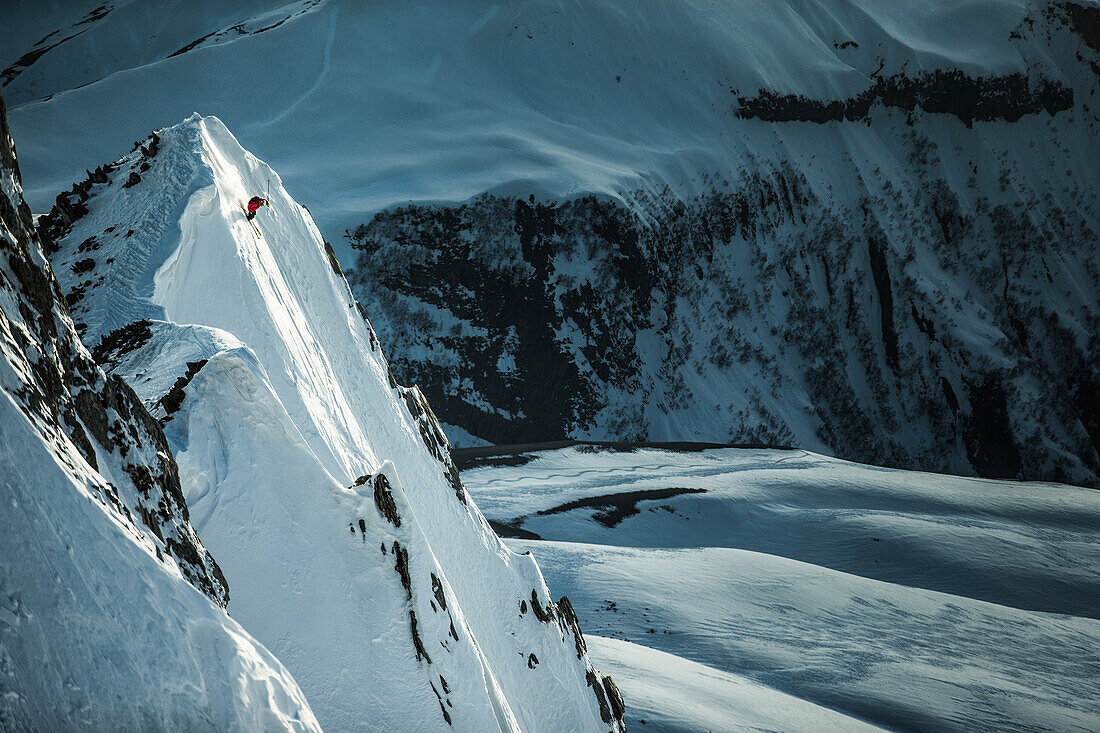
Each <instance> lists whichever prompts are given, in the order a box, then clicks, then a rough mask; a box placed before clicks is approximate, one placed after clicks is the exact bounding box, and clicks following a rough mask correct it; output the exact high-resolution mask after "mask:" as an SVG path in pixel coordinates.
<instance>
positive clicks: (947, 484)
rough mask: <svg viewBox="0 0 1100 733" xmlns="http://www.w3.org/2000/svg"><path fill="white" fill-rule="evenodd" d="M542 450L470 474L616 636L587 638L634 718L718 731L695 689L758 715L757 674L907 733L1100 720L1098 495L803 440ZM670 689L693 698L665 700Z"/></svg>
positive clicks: (602, 633) (553, 576) (1051, 726)
mask: <svg viewBox="0 0 1100 733" xmlns="http://www.w3.org/2000/svg"><path fill="white" fill-rule="evenodd" d="M526 458H527V459H528V460H527V461H526V462H524V461H523V460H522V459H521V457H519V456H517V457H501V458H497V459H493V460H494V461H495V462H496V463H497V464H498V465H495V466H494V465H483V466H482V467H480V468H470V469H467V470H465V471H464V472H463V478H464V481H465V482H466V484H467V486H468V487H469V488H470V491H471V493H473V495H474V496H475V498H477V500H478V502H479V505H480V506H483V507H484V508H485V511H486V513H487V516H489V517H491V518H492V519H494V520H495V521H499V522H502V523H509V522H511V523H515V524H516V525H518V526H519V527H520V528H522V529H526V530H528V531H534V532H537V533H538V534H539V535H540V536H541V537H542V538H543V540H541V541H540V540H531V539H527V540H519V539H517V540H509V541H508V543H509V544H510V545H511V546H512V547H514V548H516V549H521V548H523V549H530V550H531V551H532V552H533V554H534V555H535V556H536V557H537V558H538V559H539V561H540V563H541V564H542V566H543V567H544V569H546V570H547V573H548V577H549V578H550V581H551V582H552V584H553V585H554V587H560V588H563V589H564V590H566V591H567V592H568V594H569V596H570V598H571V599H572V600H573V602H574V605H575V607H576V609H577V614H578V616H579V617H580V618H581V620H582V622H583V623H584V624H585V628H588V629H590V630H591V631H592V633H594V634H596V635H597V638H599V637H608V638H607V639H599V640H598V641H592V640H591V639H590V644H589V647H590V650H591V653H592V654H593V656H594V658H595V659H597V660H599V662H600V664H601V665H602V666H603V667H605V668H607V669H610V670H613V671H614V672H615V673H616V679H617V680H619V682H620V684H621V685H622V686H623V689H624V691H625V693H626V694H627V695H628V697H629V698H630V699H631V700H632V706H631V711H630V713H629V714H628V717H627V722H628V724H630V725H631V727H632V729H642V726H641V725H640V721H639V720H638V718H645V719H646V720H647V725H646V727H645V729H646V730H648V729H649V723H650V722H651V721H650V717H651V716H654V715H656V716H657V717H656V718H654V722H655V724H656V725H657V726H658V727H657V729H680V730H706V729H707V728H708V727H709V726H714V725H715V723H713V722H711V721H713V720H714V718H713V717H709V716H714V715H716V714H717V713H715V712H711V710H710V709H709V707H706V708H704V709H703V710H702V711H697V713H696V714H694V715H693V714H692V708H691V706H690V700H692V699H693V696H696V695H701V696H702V699H704V700H705V699H711V697H713V696H715V695H718V694H725V695H728V696H729V698H728V700H729V701H730V703H729V704H730V706H731V708H732V709H733V710H738V709H746V710H758V709H759V707H758V706H759V705H760V700H761V697H762V696H763V695H765V694H766V693H765V691H763V690H760V689H759V688H753V687H752V686H751V685H753V684H755V685H764V686H765V687H766V688H771V689H770V691H769V693H770V694H773V695H774V694H785V695H792V696H794V697H796V698H799V699H800V700H802V701H804V702H805V703H812V704H815V705H820V706H824V707H825V708H830V709H832V710H834V711H838V713H843V714H846V715H850V716H853V717H855V718H860V719H863V720H866V721H870V722H871V723H874V724H877V725H881V726H884V727H886V728H890V729H894V730H998V731H1001V730H1057V731H1069V730H1077V731H1087V730H1094V729H1095V728H1096V726H1097V724H1098V723H1100V708H1098V707H1097V705H1096V699H1097V690H1096V680H1097V679H1098V676H1097V673H1098V672H1100V656H1098V655H1097V652H1096V650H1097V648H1098V646H1097V636H1098V635H1100V620H1098V618H1100V606H1098V604H1097V600H1096V599H1097V598H1098V597H1100V595H1098V593H1097V584H1098V582H1100V578H1098V577H1097V572H1096V568H1097V567H1098V566H1100V563H1098V560H1100V558H1097V556H1096V546H1097V543H1096V527H1097V514H1098V512H1100V498H1098V497H1097V496H1096V493H1095V491H1092V490H1087V489H1079V488H1076V487H1072V486H1062V485H1054V484H1028V483H1007V482H996V481H983V480H976V479H965V478H955V477H949V476H937V475H933V474H917V473H908V472H902V471H891V470H885V469H878V468H872V467H868V466H860V465H857V464H851V463H846V462H843V461H838V460H836V459H831V458H825V457H822V456H816V455H813V454H808V453H805V452H803V451H766V450H734V449H726V450H706V451H701V452H678V453H677V452H669V451H657V450H648V449H645V450H637V451H633V452H625V451H624V452H614V451H607V450H602V451H594V450H591V449H578V448H568V449H563V450H557V451H548V452H541V453H539V452H536V453H531V454H529V455H527V456H526ZM508 464H511V465H508ZM670 488H674V489H676V490H677V491H678V492H679V493H676V494H675V495H661V494H660V493H659V492H660V491H662V490H668V489H670ZM687 490H696V491H699V490H702V493H688V491H687ZM633 510H636V513H631V511H633ZM517 516H521V517H526V519H525V520H523V521H522V522H521V523H518V522H516V520H515V517H517ZM609 525H610V526H609ZM663 655H674V657H677V658H679V659H676V658H669V659H666V658H665V657H664V656H663ZM662 660H664V661H662ZM673 669H676V670H679V671H678V673H675V674H674V673H672V672H671V670H673ZM750 683H751V684H750ZM658 686H659V687H660V688H661V689H667V690H673V691H675V692H670V693H669V696H674V697H676V698H678V699H676V700H675V702H673V703H672V704H670V705H667V706H662V705H659V704H658V702H659V698H658V696H657V695H655V693H654V689H655V688H657V687H658ZM633 701H637V703H634V702H633ZM666 720H671V721H673V722H662V721H666ZM675 721H679V722H675ZM680 724H682V725H683V727H680V728H677V727H676V726H677V725H680ZM738 724H739V725H746V727H749V724H750V721H745V720H742V721H740V722H739V723H738ZM834 724H835V723H834ZM662 725H663V726H666V727H665V728H661V726H662ZM826 725H829V723H828V722H827V721H822V722H815V721H814V720H813V719H812V718H802V717H800V716H799V715H796V714H793V713H792V714H791V715H790V716H789V717H786V718H784V719H780V720H779V721H778V722H775V723H772V724H771V726H770V727H771V729H777V730H818V729H822V728H823V727H824V726H826ZM852 725H854V723H853V724H852ZM720 728H721V725H717V727H716V729H720Z"/></svg>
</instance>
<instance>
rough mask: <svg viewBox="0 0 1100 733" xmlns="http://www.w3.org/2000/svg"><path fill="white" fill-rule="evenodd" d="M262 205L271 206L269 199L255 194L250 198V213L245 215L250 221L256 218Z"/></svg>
mask: <svg viewBox="0 0 1100 733" xmlns="http://www.w3.org/2000/svg"><path fill="white" fill-rule="evenodd" d="M261 206H271V204H270V203H269V202H268V200H267V199H262V198H260V197H259V196H253V197H252V198H250V199H249V200H248V213H247V214H245V216H246V217H247V218H248V220H249V221H252V220H253V219H255V218H256V212H257V211H258V210H259V208H260V207H261Z"/></svg>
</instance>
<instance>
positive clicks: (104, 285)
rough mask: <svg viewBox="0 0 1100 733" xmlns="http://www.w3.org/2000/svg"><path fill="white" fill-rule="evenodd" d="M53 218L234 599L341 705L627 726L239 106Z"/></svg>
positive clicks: (114, 169)
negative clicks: (500, 533)
mask: <svg viewBox="0 0 1100 733" xmlns="http://www.w3.org/2000/svg"><path fill="white" fill-rule="evenodd" d="M254 194H259V195H263V196H265V197H266V198H267V199H268V200H269V202H270V206H269V207H265V208H262V209H261V210H260V212H259V214H258V215H257V217H256V219H255V220H254V222H253V223H252V224H250V223H249V222H248V221H246V219H245V216H244V211H243V206H244V203H245V202H246V201H247V200H248V198H249V197H250V196H252V195H254ZM40 229H41V230H42V231H43V232H50V236H51V238H53V239H54V240H55V247H56V251H54V253H53V256H52V259H53V262H54V265H55V267H56V269H57V270H58V271H59V272H61V273H63V283H62V288H63V290H64V292H65V294H66V296H67V297H68V299H69V300H70V301H71V303H72V308H73V312H74V317H75V318H76V319H77V320H78V322H79V325H80V328H81V329H82V333H83V337H84V339H85V342H86V343H88V344H89V345H92V346H94V347H95V348H94V351H95V353H96V355H97V356H98V357H99V358H100V359H101V360H102V361H103V363H104V364H106V365H107V366H108V367H109V368H110V369H111V371H112V372H113V373H115V374H117V375H120V376H122V377H124V378H125V379H126V380H127V381H128V382H129V383H131V384H133V385H134V388H135V390H137V392H138V393H139V394H140V395H141V397H142V399H143V400H144V401H145V402H146V404H147V405H148V406H149V408H150V410H151V411H152V412H153V414H154V415H156V416H158V417H159V418H160V419H162V420H163V421H164V423H165V433H166V435H167V438H168V442H169V444H170V446H171V447H172V449H173V451H174V453H175V456H176V460H177V462H178V463H179V466H180V477H181V482H182V484H183V488H184V492H185V494H186V496H187V500H188V504H189V506H190V508H191V511H192V516H193V517H194V521H195V523H196V525H197V526H198V528H199V530H200V531H201V532H202V533H203V536H204V537H206V538H207V542H209V543H210V545H211V546H212V547H213V548H214V551H215V552H216V553H218V554H219V556H220V557H222V558H224V559H223V561H222V566H223V568H224V570H225V573H226V577H227V578H228V579H229V582H230V584H231V585H232V586H233V588H234V595H233V601H232V603H231V605H230V611H231V612H232V613H233V614H234V617H235V618H237V619H238V620H239V621H240V622H241V623H242V624H243V625H244V626H245V627H246V628H248V629H249V630H250V631H251V632H252V633H254V634H255V635H256V636H257V637H258V638H260V639H261V640H262V641H264V643H266V644H267V645H269V647H270V648H271V649H272V651H274V652H275V653H276V654H277V655H278V656H279V658H280V659H281V660H282V661H283V662H284V663H285V664H286V665H287V666H288V668H289V669H290V670H291V671H292V672H293V673H294V675H295V678H296V679H298V681H299V682H300V684H301V685H302V688H303V690H304V691H305V693H306V695H307V696H308V698H309V700H310V702H311V705H312V706H313V708H314V710H315V711H316V712H317V715H318V718H319V719H320V721H321V723H322V724H323V725H326V726H328V727H331V728H334V729H340V730H355V729H371V730H373V729H388V730H412V729H417V730H449V729H452V728H454V729H458V730H470V731H483V730H495V729H500V730H505V731H510V730H607V729H616V728H617V727H618V725H619V723H618V720H619V719H620V718H621V715H622V712H623V707H622V699H621V696H620V695H619V694H618V692H617V690H616V688H615V686H614V683H613V682H612V681H611V680H610V679H606V678H603V677H602V676H600V675H599V673H598V672H596V670H594V669H593V668H592V666H591V664H590V663H589V662H588V660H587V656H586V655H585V653H584V644H583V640H582V638H581V636H580V633H581V632H580V629H579V628H578V627H577V625H576V623H575V621H574V619H573V618H572V616H571V615H570V613H569V611H568V609H569V604H568V602H564V601H563V602H560V603H559V604H555V603H553V602H552V601H551V598H550V595H549V590H548V589H547V588H546V586H545V583H544V582H543V580H542V576H541V573H540V571H539V569H538V566H537V565H536V564H535V562H534V560H533V559H532V558H531V557H530V556H523V555H516V554H514V553H512V552H510V551H509V550H507V548H505V547H504V546H503V545H502V544H501V543H500V541H499V540H498V539H497V537H496V536H495V535H494V534H493V532H492V530H491V529H490V528H489V526H488V524H487V523H486V522H485V520H484V519H483V518H482V516H481V514H480V512H479V511H478V510H477V508H476V507H475V506H474V505H473V503H472V501H470V499H469V496H468V494H466V491H465V489H464V487H463V486H462V484H461V481H460V480H459V478H458V473H457V471H456V470H455V468H454V465H453V463H452V462H451V459H450V456H449V453H448V446H447V442H446V438H445V437H444V434H443V432H442V429H441V427H440V425H439V423H438V421H437V420H436V418H435V416H434V415H433V414H432V412H431V409H430V408H429V407H428V405H427V403H426V401H425V400H424V398H423V396H422V395H421V393H420V392H419V390H417V389H416V388H405V387H401V386H400V385H398V384H397V382H396V381H395V380H394V379H393V377H392V375H391V374H390V372H389V367H388V364H387V362H386V359H385V357H384V356H383V354H382V351H381V348H380V346H379V343H378V340H377V338H376V337H375V334H374V332H373V330H372V329H371V327H370V324H369V323H368V322H367V321H366V319H365V316H364V314H363V313H362V311H361V309H360V308H359V307H358V306H357V304H356V302H355V299H354V298H353V297H352V295H351V291H350V289H349V287H348V285H347V283H346V281H345V280H344V278H343V275H342V273H341V272H340V269H339V265H338V263H337V262H336V259H335V256H334V255H333V254H332V251H331V248H329V247H328V246H327V244H326V243H325V241H324V240H323V239H322V237H321V235H320V233H319V232H318V231H317V228H316V226H315V225H314V223H313V221H312V218H311V217H310V215H309V212H308V211H306V210H305V208H304V207H302V206H301V205H299V204H298V203H296V202H295V201H294V200H293V199H291V197H290V196H289V195H288V194H287V193H286V191H285V189H284V188H283V186H282V184H281V180H280V179H279V176H278V175H276V174H275V173H274V172H273V171H272V170H271V169H270V168H269V167H268V166H267V165H265V164H264V163H262V162H261V161H259V160H257V159H256V158H255V157H254V156H252V155H251V154H249V153H248V152H247V151H245V150H244V149H243V148H241V146H240V145H239V144H238V143H237V141H236V140H235V139H234V138H233V136H232V135H231V134H230V132H229V131H228V130H227V129H226V127H225V126H224V125H223V124H222V123H221V122H220V121H219V120H218V119H216V118H213V117H199V116H197V115H195V116H192V117H191V118H189V119H188V120H186V121H185V122H183V123H181V124H179V125H176V126H174V127H171V128H167V129H163V130H160V131H158V132H157V133H155V134H154V135H153V136H151V137H150V138H148V139H146V140H144V141H142V142H140V143H139V144H138V145H136V146H135V147H134V150H133V151H132V152H131V153H130V154H128V155H127V156H124V157H123V158H121V159H119V160H117V161H116V162H114V163H112V164H111V165H109V166H102V167H100V168H99V169H97V171H95V172H92V173H91V174H90V176H89V178H88V179H87V181H86V182H85V183H81V184H78V185H77V186H76V187H75V188H74V189H73V191H71V192H70V193H68V194H66V195H64V196H63V197H62V198H61V199H59V201H58V206H57V207H56V208H55V209H54V211H53V212H51V214H50V215H49V216H47V217H45V218H44V219H42V220H41V221H40Z"/></svg>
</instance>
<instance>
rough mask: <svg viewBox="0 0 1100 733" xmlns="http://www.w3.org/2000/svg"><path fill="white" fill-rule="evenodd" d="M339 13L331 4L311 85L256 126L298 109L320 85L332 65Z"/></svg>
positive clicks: (277, 120) (273, 121) (265, 124)
mask: <svg viewBox="0 0 1100 733" xmlns="http://www.w3.org/2000/svg"><path fill="white" fill-rule="evenodd" d="M339 15H340V6H339V5H336V4H333V5H332V14H331V15H330V16H329V20H328V35H326V36H325V50H324V54H323V60H322V63H321V72H320V73H319V74H318V75H317V80H316V81H314V82H313V86H311V87H310V88H309V89H307V90H306V91H305V93H304V94H302V96H300V97H298V99H297V100H295V102H294V104H292V105H290V106H289V107H287V108H286V109H285V110H283V111H282V112H280V113H279V114H278V115H276V116H275V117H274V118H272V119H270V120H268V121H267V122H264V123H262V124H259V123H258V124H257V126H259V127H266V126H268V125H274V124H275V123H276V122H279V121H280V120H282V119H283V118H284V117H286V116H287V115H289V114H290V113H291V112H293V111H294V110H296V109H298V108H299V107H300V106H301V105H302V103H303V102H304V101H305V100H306V99H308V98H309V97H310V96H311V95H312V94H313V93H314V92H316V91H317V88H318V87H320V86H321V82H323V81H324V80H325V77H326V76H328V72H329V69H330V68H331V67H332V46H333V44H334V43H335V42H336V19H337V17H339Z"/></svg>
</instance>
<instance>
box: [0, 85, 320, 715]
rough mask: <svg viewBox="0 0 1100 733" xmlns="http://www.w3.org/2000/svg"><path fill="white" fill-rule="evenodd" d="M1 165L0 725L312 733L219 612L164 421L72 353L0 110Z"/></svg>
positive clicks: (278, 673)
mask: <svg viewBox="0 0 1100 733" xmlns="http://www.w3.org/2000/svg"><path fill="white" fill-rule="evenodd" d="M0 164H2V165H0V180H2V182H3V192H2V195H0V227H2V229H0V250H2V251H3V254H4V257H3V264H2V265H0V351H2V353H3V357H4V358H3V359H2V360H0V446H2V447H0V484H3V486H4V493H5V500H4V502H3V505H2V508H0V527H2V531H0V587H2V588H3V589H4V592H3V597H2V598H0V728H3V729H4V730H11V731H21V730H28V731H29V730H77V729H101V730H102V729H114V728H124V729H139V728H140V729H143V730H179V729H187V730H257V731H258V730H318V729H319V728H318V726H317V721H316V719H315V718H314V716H313V713H312V712H311V711H310V708H309V705H308V703H306V701H305V698H304V696H303V695H302V693H301V691H300V690H299V689H298V686H297V684H296V683H295V682H294V680H293V678H292V677H291V676H290V674H289V673H288V672H287V671H286V669H285V668H284V667H283V666H282V665H281V664H280V663H279V662H278V660H276V659H275V658H274V657H273V656H272V655H271V654H270V653H269V652H268V651H267V650H266V649H264V648H263V647H262V646H260V645H259V644H258V643H256V642H255V640H254V639H253V638H252V637H250V636H249V635H248V634H247V633H246V632H245V631H244V630H243V629H242V628H241V627H240V626H239V625H238V624H237V623H236V622H234V621H233V620H232V619H230V618H229V617H228V616H227V615H226V614H225V612H224V610H223V609H222V608H221V607H220V606H224V605H225V603H226V602H227V601H228V588H227V587H226V583H225V579H224V577H223V575H222V573H221V570H220V569H219V568H218V566H217V564H216V563H215V562H214V560H213V558H212V557H211V556H210V553H209V552H207V550H206V548H205V547H204V546H203V544H202V543H201V542H200V541H199V539H198V536H197V535H196V534H195V530H194V529H193V527H192V525H191V523H190V521H189V517H188V511H187V506H186V504H185V503H184V501H183V497H182V494H181V493H180V485H179V479H178V477H177V473H176V464H175V463H174V461H173V460H172V455H171V453H170V452H169V450H168V446H167V443H166V442H165V439H164V436H163V434H162V433H161V430H160V427H159V425H158V424H157V423H156V421H154V420H153V419H152V418H151V417H150V416H149V414H148V413H147V412H146V411H145V408H144V407H143V406H142V404H141V402H140V401H139V400H138V398H137V397H136V395H135V394H134V393H133V391H131V390H130V388H129V387H128V386H127V385H126V384H125V383H124V382H122V381H121V380H119V379H118V378H116V377H111V376H108V375H105V374H104V373H103V372H102V371H101V370H100V369H99V368H98V367H97V366H96V365H95V363H94V362H93V361H92V359H91V357H90V356H89V354H88V352H87V351H86V350H85V349H84V347H83V346H81V343H80V340H79V337H78V336H77V334H76V332H75V330H74V329H73V324H72V320H71V319H70V317H69V314H68V312H67V309H66V307H65V304H64V303H63V301H62V300H61V293H60V289H59V287H58V284H57V281H56V280H55V279H54V277H53V273H52V271H51V269H50V266H49V264H48V262H47V260H46V257H45V254H44V253H43V251H42V248H41V245H40V244H39V242H38V239H37V238H36V237H35V234H34V229H33V227H32V221H31V217H30V210H29V208H28V207H27V206H26V204H25V203H24V202H23V199H22V193H21V184H20V175H19V168H18V164H17V162H16V160H15V151H14V146H13V143H12V140H11V137H10V135H9V133H8V126H7V118H6V115H5V113H4V106H3V100H2V99H0ZM203 594H205V595H203Z"/></svg>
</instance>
